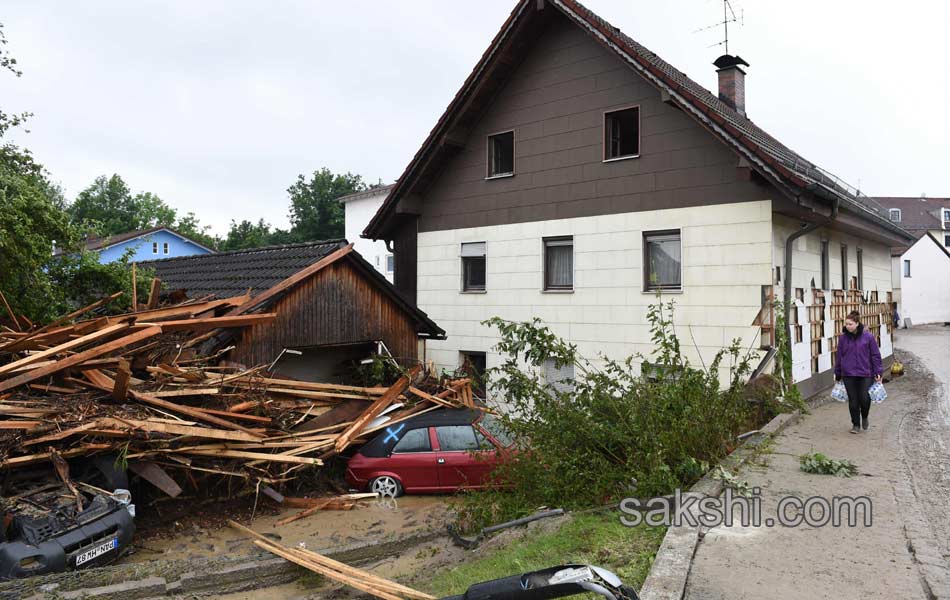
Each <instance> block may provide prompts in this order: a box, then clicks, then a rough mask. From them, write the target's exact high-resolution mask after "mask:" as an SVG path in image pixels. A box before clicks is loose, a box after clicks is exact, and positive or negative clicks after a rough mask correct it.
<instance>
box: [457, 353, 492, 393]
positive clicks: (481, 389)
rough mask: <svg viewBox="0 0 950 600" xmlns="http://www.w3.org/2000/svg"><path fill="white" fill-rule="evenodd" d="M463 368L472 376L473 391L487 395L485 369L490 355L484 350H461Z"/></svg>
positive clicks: (460, 363)
mask: <svg viewBox="0 0 950 600" xmlns="http://www.w3.org/2000/svg"><path fill="white" fill-rule="evenodd" d="M459 365H460V366H461V370H462V371H463V372H465V373H466V374H467V376H468V377H471V378H472V391H473V392H474V393H475V395H476V396H478V397H480V398H481V397H484V395H485V385H484V384H485V371H486V370H487V368H488V355H486V354H485V353H484V352H469V351H462V352H459Z"/></svg>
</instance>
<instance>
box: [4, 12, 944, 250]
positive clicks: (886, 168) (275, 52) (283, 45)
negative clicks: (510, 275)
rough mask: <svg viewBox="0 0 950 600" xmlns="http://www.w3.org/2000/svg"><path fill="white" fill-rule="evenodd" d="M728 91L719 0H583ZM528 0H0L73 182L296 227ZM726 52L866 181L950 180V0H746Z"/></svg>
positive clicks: (39, 141) (459, 77) (841, 172)
mask: <svg viewBox="0 0 950 600" xmlns="http://www.w3.org/2000/svg"><path fill="white" fill-rule="evenodd" d="M585 4H586V5H587V6H588V7H589V8H591V9H592V10H594V11H595V12H597V13H598V14H600V15H601V16H602V17H604V18H605V19H607V20H608V21H610V22H611V23H612V24H613V25H615V26H617V27H620V28H621V29H622V30H623V31H624V32H625V33H627V34H628V35H630V36H631V37H633V38H634V39H636V40H638V41H639V42H641V43H642V44H644V45H646V46H647V47H648V48H650V49H651V50H653V51H654V52H656V53H657V54H659V55H660V56H662V57H663V58H664V59H666V60H667V61H668V62H670V63H672V64H673V65H674V66H676V67H677V68H678V69H680V70H682V71H684V72H685V73H687V74H688V75H689V76H690V77H692V78H693V79H695V80H697V81H698V82H699V83H701V84H702V85H704V86H706V87H707V88H711V89H715V84H716V74H715V68H714V67H713V66H712V64H711V63H712V61H713V60H715V58H716V57H717V56H718V55H719V54H721V53H722V47H721V46H718V47H710V45H712V44H715V43H716V42H718V41H720V40H721V39H722V29H721V27H720V28H714V29H709V30H706V31H702V32H699V33H695V32H696V30H697V29H700V28H703V27H706V26H708V25H711V24H714V23H715V22H716V21H717V20H721V19H722V2H721V0H663V1H655V0H653V1H647V0H623V1H621V0H586V2H585ZM514 5H515V0H479V1H478V2H461V1H454V0H441V1H437V0H399V1H392V2H383V1H369V0H347V1H345V2H330V1H317V0H311V1H308V2H303V1H300V2H292V1H277V2H260V1H254V2H251V1H243V0H241V1H239V0H231V1H209V0H202V1H199V2H196V1H193V0H163V1H147V0H146V1H141V0H136V1H134V2H129V1H128V0H121V1H105V0H103V1H92V0H91V1H87V2H52V1H43V0H4V2H3V5H2V7H0V22H3V23H4V25H5V27H4V30H5V33H6V36H7V39H8V40H9V44H8V46H7V48H8V49H9V50H10V51H11V53H12V54H13V55H14V56H16V57H17V58H18V60H19V62H20V66H21V68H22V70H23V72H24V74H23V77H21V78H19V79H15V78H13V77H10V76H6V75H4V76H2V77H0V102H2V107H3V109H4V110H6V111H7V112H16V111H22V110H28V111H31V112H33V113H34V114H35V116H34V117H33V119H32V120H31V121H30V124H29V129H30V133H22V132H17V133H15V134H13V136H12V137H13V139H14V140H15V141H16V142H18V143H20V144H22V145H24V146H26V147H28V148H30V149H31V150H32V151H33V152H34V154H35V155H36V157H37V158H38V160H39V161H40V162H42V163H43V164H45V165H46V167H47V168H48V170H49V171H50V172H51V174H52V176H53V179H54V180H56V181H58V182H60V184H61V185H62V186H63V188H64V189H65V191H66V195H67V197H68V198H70V199H72V198H74V197H75V195H76V193H77V192H79V191H80V190H81V189H83V188H84V187H86V186H87V185H89V183H91V182H92V180H93V179H94V178H95V177H96V176H98V175H102V174H106V175H109V174H112V173H119V174H120V175H122V177H123V178H124V179H125V180H126V182H127V183H128V184H129V185H130V186H131V187H132V189H133V191H150V192H153V193H156V194H158V195H159V196H160V197H162V198H163V199H164V200H165V201H167V202H168V203H169V204H171V205H172V206H174V207H175V208H177V209H178V210H179V211H181V212H187V211H194V212H195V213H196V214H197V215H198V217H199V219H200V220H201V221H202V222H203V223H206V224H209V225H212V231H213V232H214V233H219V234H223V233H225V232H226V231H227V227H228V223H229V222H230V220H231V219H237V220H240V219H251V220H256V219H258V218H260V217H263V218H264V219H266V220H268V221H269V222H271V223H273V224H275V225H278V226H282V227H286V226H287V206H288V200H287V193H286V188H287V187H288V186H289V185H290V184H291V183H292V182H293V181H294V180H295V178H296V176H297V174H298V173H309V172H311V171H313V170H315V169H319V168H320V167H323V166H326V167H328V168H330V169H331V170H333V171H337V172H344V171H350V172H352V173H358V174H360V175H362V176H363V177H364V179H365V180H367V181H370V182H375V181H377V180H382V181H383V182H385V183H389V182H392V181H394V180H395V179H396V178H397V177H398V176H399V174H400V173H401V172H402V170H403V169H404V168H405V166H406V165H407V163H408V161H409V160H410V159H411V157H412V156H413V154H414V153H415V152H416V150H418V148H419V146H420V145H421V143H422V141H423V140H424V139H425V137H426V135H427V134H428V132H429V130H430V129H431V128H432V126H433V125H434V124H435V122H436V120H437V119H438V117H439V116H440V115H441V113H442V111H443V110H444V109H445V107H446V105H447V104H448V102H449V101H450V100H451V98H452V97H453V95H454V94H455V92H456V91H457V90H458V88H459V86H460V85H461V83H462V81H463V80H464V79H465V77H466V76H467V75H468V74H469V72H470V71H471V69H472V67H473V66H474V65H475V63H476V61H477V60H478V58H479V57H480V56H481V54H482V52H483V51H484V50H485V48H486V47H487V45H488V43H489V42H490V41H491V39H492V37H493V36H494V35H495V33H496V32H497V30H498V28H499V27H500V26H501V24H502V22H503V21H504V20H505V18H506V17H507V15H508V13H509V12H510V11H511V9H512V8H513V6H514ZM734 6H736V10H737V12H739V13H740V15H742V16H743V17H744V25H743V26H741V27H740V26H737V25H733V26H731V27H730V50H731V51H732V53H734V54H739V55H740V56H742V57H743V58H744V59H745V60H746V61H748V62H749V63H750V65H751V66H750V67H749V69H748V76H747V79H746V97H747V101H746V105H747V112H748V114H749V116H750V118H752V119H753V120H754V121H755V122H756V123H757V124H759V125H760V126H761V127H763V128H764V129H765V130H766V131H768V132H769V133H771V134H772V135H774V136H775V137H777V138H779V139H780V140H781V141H782V142H783V143H785V144H786V145H788V146H790V147H791V148H792V149H794V150H796V151H798V152H799V153H801V154H802V155H803V156H805V157H806V158H808V159H809V160H811V161H813V162H815V163H816V164H818V165H819V166H821V167H823V168H825V169H827V170H829V171H831V172H832V173H835V174H836V175H838V176H839V177H841V178H843V179H844V180H846V181H848V182H849V183H851V184H852V185H855V186H858V185H859V186H860V188H861V189H862V191H864V192H866V193H868V194H869V195H882V196H883V195H910V196H916V195H919V194H921V193H923V192H926V193H927V194H928V195H931V196H950V164H948V163H950V161H948V147H950V142H948V141H950V118H948V116H947V115H948V104H950V100H948V98H950V51H948V49H947V42H946V37H947V32H946V27H947V24H948V23H950V3H947V2H936V1H933V0H926V1H925V0H905V1H903V2H899V3H895V2H890V1H868V0H833V1H827V0H825V1H818V0H797V1H796V2H777V1H775V0H768V1H766V0H744V1H741V2H736V3H734Z"/></svg>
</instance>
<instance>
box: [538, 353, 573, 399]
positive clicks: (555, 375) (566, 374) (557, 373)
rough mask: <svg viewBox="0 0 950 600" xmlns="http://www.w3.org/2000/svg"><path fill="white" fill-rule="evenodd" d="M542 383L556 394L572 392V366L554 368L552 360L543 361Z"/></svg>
mask: <svg viewBox="0 0 950 600" xmlns="http://www.w3.org/2000/svg"><path fill="white" fill-rule="evenodd" d="M544 382H545V383H546V384H548V385H549V386H551V387H552V388H554V390H555V391H556V392H559V393H564V392H568V393H569V392H573V391H574V364H573V363H571V364H569V365H561V367H560V368H558V367H557V366H556V363H555V362H554V359H553V358H548V359H546V360H545V361H544Z"/></svg>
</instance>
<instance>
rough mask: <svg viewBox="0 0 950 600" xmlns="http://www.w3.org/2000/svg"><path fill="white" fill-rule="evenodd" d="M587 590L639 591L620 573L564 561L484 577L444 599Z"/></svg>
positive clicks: (530, 599)
mask: <svg viewBox="0 0 950 600" xmlns="http://www.w3.org/2000/svg"><path fill="white" fill-rule="evenodd" d="M587 593H593V594H598V595H600V596H603V597H604V598H607V599H608V600H639V597H638V596H637V592H636V591H635V590H634V589H633V588H631V587H628V586H626V585H624V584H623V582H622V581H620V578H619V577H617V576H616V575H614V574H613V573H611V572H610V571H608V570H606V569H602V568H600V567H595V566H592V565H561V566H559V567H549V568H547V569H542V570H540V571H532V572H530V573H522V574H521V575H511V576H509V577H503V578H501V579H495V580H492V581H484V582H482V583H476V584H473V585H471V586H469V588H468V590H466V591H465V593H464V594H459V595H457V596H447V597H445V598H443V599H442V600H547V599H548V598H563V597H565V596H573V595H575V594H587Z"/></svg>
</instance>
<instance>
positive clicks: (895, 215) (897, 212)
mask: <svg viewBox="0 0 950 600" xmlns="http://www.w3.org/2000/svg"><path fill="white" fill-rule="evenodd" d="M888 216H890V218H891V221H894V222H895V223H900V222H901V209H899V208H892V209H891V210H889V211H888Z"/></svg>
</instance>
